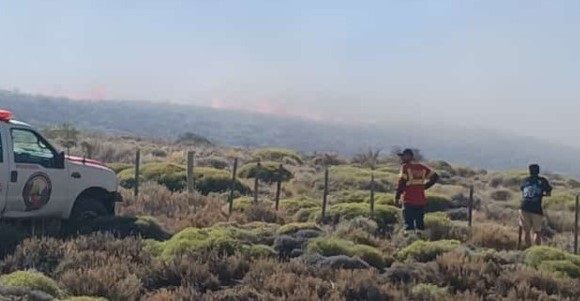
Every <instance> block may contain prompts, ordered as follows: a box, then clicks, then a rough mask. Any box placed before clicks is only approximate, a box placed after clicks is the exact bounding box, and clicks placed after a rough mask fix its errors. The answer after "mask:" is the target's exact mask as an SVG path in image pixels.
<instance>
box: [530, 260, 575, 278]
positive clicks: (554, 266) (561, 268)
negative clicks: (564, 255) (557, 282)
mask: <svg viewBox="0 0 580 301" xmlns="http://www.w3.org/2000/svg"><path fill="white" fill-rule="evenodd" d="M538 270H540V271H549V272H553V273H556V274H560V275H565V276H568V277H570V278H580V265H578V264H574V263H573V262H572V261H570V260H546V261H543V262H542V263H541V264H540V265H539V266H538Z"/></svg>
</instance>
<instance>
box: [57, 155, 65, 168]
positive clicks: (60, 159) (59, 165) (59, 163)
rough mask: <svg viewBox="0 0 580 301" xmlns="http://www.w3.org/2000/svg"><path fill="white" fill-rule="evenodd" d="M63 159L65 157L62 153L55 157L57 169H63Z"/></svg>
mask: <svg viewBox="0 0 580 301" xmlns="http://www.w3.org/2000/svg"><path fill="white" fill-rule="evenodd" d="M65 158H66V155H65V153H64V152H60V153H58V155H57V156H56V167H57V168H64V160H65Z"/></svg>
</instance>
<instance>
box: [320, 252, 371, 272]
mask: <svg viewBox="0 0 580 301" xmlns="http://www.w3.org/2000/svg"><path fill="white" fill-rule="evenodd" d="M317 265H318V266H319V267H321V268H331V269H347V270H357V269H368V268H370V265H369V264H368V263H366V262H365V261H363V260H361V259H359V258H352V257H349V256H346V255H338V256H330V257H326V258H324V259H322V260H320V261H319V262H318V263H317Z"/></svg>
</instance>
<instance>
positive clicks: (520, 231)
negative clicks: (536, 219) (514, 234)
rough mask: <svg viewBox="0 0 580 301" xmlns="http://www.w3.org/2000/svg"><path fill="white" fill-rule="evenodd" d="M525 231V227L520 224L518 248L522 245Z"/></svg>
mask: <svg viewBox="0 0 580 301" xmlns="http://www.w3.org/2000/svg"><path fill="white" fill-rule="evenodd" d="M523 232H524V229H523V228H522V226H519V225H518V250H519V249H520V248H521V247H522V235H523Z"/></svg>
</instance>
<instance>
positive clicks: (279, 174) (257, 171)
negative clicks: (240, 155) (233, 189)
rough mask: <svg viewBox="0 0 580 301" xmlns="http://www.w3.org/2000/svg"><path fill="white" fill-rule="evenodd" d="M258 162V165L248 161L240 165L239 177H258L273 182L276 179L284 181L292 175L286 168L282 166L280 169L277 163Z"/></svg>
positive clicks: (276, 180)
mask: <svg viewBox="0 0 580 301" xmlns="http://www.w3.org/2000/svg"><path fill="white" fill-rule="evenodd" d="M259 164H260V165H259V166H258V163H249V164H246V165H244V166H242V168H240V172H239V175H240V177H242V178H258V179H259V180H260V181H264V182H266V183H275V182H278V180H281V181H283V182H285V181H288V180H290V179H292V178H293V177H294V176H293V175H292V173H291V172H290V171H289V170H288V169H286V168H284V167H282V169H280V164H278V163H275V162H261V163H259Z"/></svg>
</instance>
